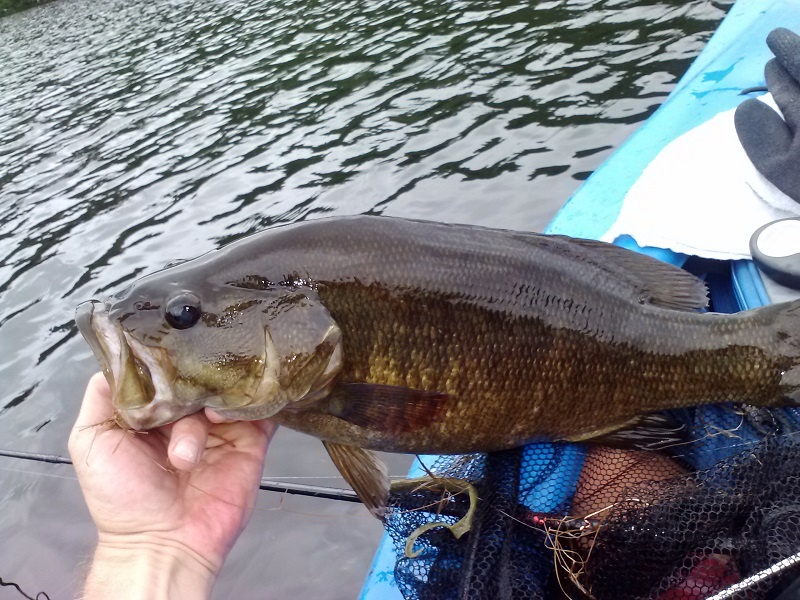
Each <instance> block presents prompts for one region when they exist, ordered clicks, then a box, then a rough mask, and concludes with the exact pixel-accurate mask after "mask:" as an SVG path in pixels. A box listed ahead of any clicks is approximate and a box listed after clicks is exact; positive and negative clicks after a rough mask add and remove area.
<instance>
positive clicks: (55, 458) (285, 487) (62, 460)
mask: <svg viewBox="0 0 800 600" xmlns="http://www.w3.org/2000/svg"><path fill="white" fill-rule="evenodd" d="M0 457H6V458H19V459H21V460H30V461H35V462H43V463H48V464H51V465H71V464H72V461H71V460H70V459H69V458H67V457H66V456H59V455H58V454H37V453H35V452H19V451H16V450H0ZM258 487H259V489H261V490H264V491H266V492H278V493H279V494H294V495H297V496H308V497H310V498H324V499H326V500H341V501H343V502H361V500H359V498H358V496H357V495H356V493H355V492H354V491H353V490H347V489H341V488H333V487H326V486H319V485H305V484H302V483H285V482H283V481H275V480H272V479H262V480H261V483H260V484H259V486H258Z"/></svg>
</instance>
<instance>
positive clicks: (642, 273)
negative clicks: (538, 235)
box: [553, 236, 708, 311]
mask: <svg viewBox="0 0 800 600" xmlns="http://www.w3.org/2000/svg"><path fill="white" fill-rule="evenodd" d="M553 237H557V238H560V239H562V240H567V241H569V242H572V243H573V244H577V245H578V246H581V247H583V248H585V249H586V250H589V251H590V252H591V254H590V255H589V257H586V256H584V257H583V259H584V260H591V258H590V257H591V256H592V255H594V256H596V257H597V262H596V263H595V264H596V265H597V266H599V267H601V268H603V269H605V270H607V271H609V273H612V274H613V275H614V276H615V277H619V278H622V280H623V281H628V282H629V283H630V284H631V285H633V286H634V287H635V288H636V291H637V293H638V294H639V299H640V301H641V302H642V303H643V304H653V305H655V306H661V307H663V308H671V309H675V310H686V311H694V310H698V309H702V308H705V307H706V306H708V290H707V289H706V284H705V283H703V281H702V280H701V279H699V278H697V277H695V276H694V275H692V274H691V273H689V272H688V271H684V270H683V269H681V268H680V267H676V266H674V265H671V264H669V263H665V262H663V261H660V260H658V259H657V258H653V257H652V256H648V255H646V254H641V253H639V252H634V251H633V250H628V249H627V248H622V247H620V246H615V245H614V244H608V243H606V242H600V241H597V240H584V239H576V238H568V237H564V236H553Z"/></svg>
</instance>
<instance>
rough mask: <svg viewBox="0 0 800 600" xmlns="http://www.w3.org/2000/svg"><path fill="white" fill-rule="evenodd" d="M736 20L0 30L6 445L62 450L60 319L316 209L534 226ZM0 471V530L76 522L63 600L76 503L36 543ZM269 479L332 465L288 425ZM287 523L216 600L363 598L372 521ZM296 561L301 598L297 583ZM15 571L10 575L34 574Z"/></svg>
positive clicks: (595, 13)
mask: <svg viewBox="0 0 800 600" xmlns="http://www.w3.org/2000/svg"><path fill="white" fill-rule="evenodd" d="M728 4H729V3H728V2H717V3H715V2H708V1H706V0H702V1H701V0H697V1H687V0H662V1H661V2H655V3H652V2H649V1H648V2H646V1H644V0H617V1H601V0H559V1H549V2H539V3H536V4H535V5H532V4H530V3H527V2H520V1H519V0H513V1H509V0H506V1H489V2H482V3H474V2H458V1H448V2H426V3H419V2H411V1H404V0H400V1H397V0H393V1H392V2H389V1H371V2H359V1H356V0H351V1H347V0H345V1H341V2H308V1H304V2H300V1H290V2H283V3H277V2H271V1H249V2H244V1H232V2H219V1H214V0H185V1H177V0H174V1H165V2H160V1H159V2H152V1H148V2H145V1H144V0H95V1H93V2H89V1H88V0H58V1H56V2H54V3H52V4H49V5H46V6H43V7H41V8H37V9H34V10H30V11H27V12H25V13H20V14H18V15H14V16H12V17H8V18H4V19H2V20H0V206H1V207H2V214H0V349H2V350H3V352H2V355H0V377H1V378H2V381H3V382H4V385H3V389H2V394H1V395H0V436H2V442H0V447H5V448H14V449H17V450H28V451H35V452H47V453H58V454H63V453H65V452H66V443H65V440H66V437H67V435H68V431H69V427H70V426H71V423H72V421H73V420H74V417H75V415H76V409H77V402H78V400H79V397H80V395H81V391H82V389H83V386H84V384H85V381H86V379H87V378H88V376H89V374H90V373H91V372H93V371H94V370H96V368H97V367H96V364H95V363H94V360H93V359H92V358H91V356H90V353H89V350H88V347H87V346H86V345H85V344H84V343H83V342H82V340H80V339H79V337H78V336H76V332H75V329H74V325H73V322H72V313H73V309H74V306H75V305H76V304H77V303H78V302H80V301H82V300H85V299H87V298H90V297H93V296H96V295H98V294H104V293H109V292H113V291H116V290H118V289H120V288H121V287H122V286H124V285H125V284H126V282H129V281H130V280H131V279H133V278H135V277H136V276H138V275H140V274H142V273H144V272H147V271H150V270H153V269H155V268H158V267H161V266H163V264H165V263H166V262H168V261H170V260H171V259H173V258H177V257H191V256H195V255H197V254H199V253H202V252H204V251H207V250H211V249H214V248H216V247H218V246H219V245H221V244H223V243H225V242H228V241H231V240H233V239H236V238H238V237H241V236H242V235H245V234H247V233H250V232H253V231H256V230H259V229H263V228H265V227H268V226H270V225H273V224H276V223H284V222H290V221H295V220H300V219H306V218H314V217H319V216H323V215H337V214H353V213H362V212H373V213H381V214H387V215H397V216H406V217H414V218H426V219H433V220H443V221H458V222H469V223H478V224H482V225H489V226H497V227H508V228H524V229H530V230H540V229H542V228H543V227H544V225H545V224H546V223H547V221H548V220H549V219H550V218H551V216H552V215H553V214H554V212H555V211H556V210H557V209H558V207H559V206H560V205H561V204H562V203H563V202H564V201H565V200H566V199H567V197H568V196H569V195H570V194H571V193H572V192H573V191H574V189H575V188H576V187H577V186H578V185H579V183H580V182H581V181H582V180H583V179H585V178H586V177H587V176H588V174H589V173H590V172H591V171H592V170H593V169H594V168H595V167H596V166H597V165H598V164H599V163H600V162H602V160H603V159H604V158H605V157H606V156H608V154H609V153H610V152H611V151H612V150H613V148H614V147H616V146H617V145H618V144H619V143H620V142H621V141H622V140H624V139H625V138H626V137H627V136H628V135H629V134H630V133H631V132H632V131H633V129H634V128H635V127H636V126H637V124H638V123H640V122H641V121H642V120H643V119H645V118H646V117H647V116H648V115H649V114H651V113H652V112H653V110H654V109H655V108H656V107H657V106H658V104H659V103H660V102H661V101H662V100H663V99H664V97H665V95H666V94H667V93H668V91H669V90H670V89H671V87H672V85H673V84H674V83H675V81H676V80H677V78H678V77H679V76H680V74H681V73H682V72H683V71H684V70H685V69H686V68H687V66H688V64H689V63H690V62H691V59H692V58H693V57H694V56H695V55H696V54H697V53H698V52H699V50H700V49H701V48H702V46H703V44H704V42H705V40H706V39H707V38H708V37H709V35H710V32H711V31H712V30H713V29H714V28H715V26H716V23H717V22H718V20H719V19H720V18H721V17H722V15H723V13H724V10H725V8H726V7H727V6H728ZM6 462H7V461H6ZM4 464H6V463H4ZM403 464H405V463H404V461H402V460H400V461H397V460H395V461H394V462H393V465H394V470H395V472H400V471H402V470H403V467H402V466H401V465H403ZM12 467H13V468H20V465H16V464H14V465H9V466H8V468H12ZM62 472H63V471H62ZM3 473H4V474H3V475H2V478H3V480H4V482H5V487H6V489H9V490H12V492H9V496H8V497H6V498H5V500H4V510H3V511H0V513H2V514H3V515H4V516H2V517H0V531H3V532H4V535H5V536H6V538H8V539H12V538H15V536H16V538H20V536H22V537H24V536H23V532H25V535H27V537H28V538H29V539H33V540H40V541H41V540H48V539H49V541H50V542H52V538H48V537H47V536H48V535H51V533H50V531H51V530H50V529H48V527H50V528H52V527H53V525H54V523H61V522H63V521H64V520H65V519H69V518H73V520H74V519H75V517H74V515H81V518H82V519H84V521H80V520H79V521H80V524H81V526H80V527H78V526H77V525H74V526H72V527H70V528H68V529H69V531H70V532H72V533H70V534H64V537H63V540H62V542H61V543H60V544H56V549H57V550H58V551H57V552H56V551H55V550H53V552H54V555H53V560H54V561H56V563H58V561H59V557H61V558H60V560H61V563H59V564H61V567H62V568H61V570H59V569H53V570H52V571H53V572H52V573H49V574H47V575H46V576H45V582H44V584H47V585H39V589H48V586H49V589H48V591H49V590H55V589H63V590H66V591H65V597H66V596H68V595H69V586H70V582H71V579H69V578H68V577H67V575H65V573H69V572H70V571H71V570H72V569H73V568H74V565H75V562H76V560H77V559H76V558H75V556H74V554H75V549H76V548H77V549H79V550H78V553H80V552H81V551H88V550H86V548H88V547H89V546H90V544H91V531H88V532H87V528H88V524H87V522H86V521H85V518H86V517H85V513H84V512H82V511H83V509H82V508H81V507H80V496H79V494H77V492H76V491H75V490H74V489H73V490H72V491H70V492H69V493H66V492H64V493H65V494H66V496H65V497H69V498H71V500H70V501H69V502H67V503H66V507H65V508H63V510H62V511H55V512H53V513H52V514H49V513H48V514H49V516H44V517H41V518H37V519H36V520H35V521H36V522H37V523H41V525H40V526H37V525H32V524H31V522H30V521H31V520H33V519H32V515H33V514H34V512H35V511H34V510H33V509H30V508H27V506H28V504H29V503H30V504H37V498H41V494H43V493H44V492H43V489H40V486H39V484H31V483H30V482H29V481H24V480H23V479H21V477H22V476H21V475H10V474H8V472H5V471H3ZM267 473H268V474H269V475H270V476H271V477H273V478H277V477H280V476H282V475H311V476H327V475H331V474H333V468H332V467H331V466H330V465H329V461H328V459H327V457H326V455H325V453H324V451H323V450H322V447H321V445H320V444H318V443H317V442H315V441H313V440H309V439H307V438H303V437H302V436H299V435H296V434H291V433H290V432H282V433H281V434H280V436H279V438H278V440H277V441H276V444H275V446H274V447H273V449H272V451H271V453H270V456H269V462H268V466H267ZM44 485H45V484H44V483H42V484H41V486H44ZM48 485H49V484H48ZM65 485H66V484H65ZM70 485H74V484H70ZM261 501H262V503H269V502H270V500H267V499H262V500H261ZM288 503H292V504H291V506H294V507H301V509H298V510H301V512H312V513H314V514H315V515H318V516H315V517H304V516H302V515H297V514H295V513H293V512H290V511H291V510H294V509H292V508H291V507H290V506H289V504H288ZM309 503H310V504H309ZM285 506H286V508H284V510H282V511H281V512H280V513H274V512H269V511H264V512H261V513H259V514H257V516H256V522H254V523H253V525H252V526H251V528H250V529H249V530H248V533H247V535H246V536H245V538H244V539H243V540H242V542H241V544H240V546H239V547H237V553H238V554H235V555H234V557H233V558H234V559H235V560H234V561H232V562H235V565H234V564H232V565H230V566H229V570H228V572H226V578H225V579H224V580H223V581H222V582H221V583H220V587H219V588H218V591H217V593H218V595H219V597H227V596H228V595H231V594H233V593H234V592H236V593H237V594H238V595H239V596H241V597H247V593H246V590H248V589H254V588H253V586H255V585H256V583H255V582H258V581H261V582H263V585H265V586H266V587H267V588H268V589H269V590H270V591H271V592H272V595H273V596H274V597H284V596H285V595H287V594H289V593H299V594H301V595H310V594H311V593H319V594H323V596H324V597H332V596H330V593H331V589H330V585H331V584H330V582H331V581H335V582H336V585H337V586H341V587H340V589H338V588H337V594H340V595H341V597H353V596H354V595H355V591H356V590H357V589H358V587H359V586H360V582H361V579H362V578H363V575H364V573H365V570H366V568H367V564H368V560H369V557H370V556H371V553H372V549H373V546H374V543H375V540H376V535H377V534H378V533H379V527H378V526H377V523H374V522H372V521H370V520H369V517H365V516H364V515H362V514H361V513H359V512H358V511H356V510H354V507H341V506H340V505H337V504H335V503H320V502H319V501H300V500H292V501H287V504H286V505H285ZM355 508H357V507H355ZM37 510H38V509H37ZM345 513H348V514H351V515H353V516H350V517H343V516H342V515H343V514H345ZM321 514H325V515H337V516H336V517H333V516H331V517H320V516H319V515H321ZM65 515H70V516H71V517H70V516H67V517H65ZM276 515H279V517H280V518H277V517H276ZM25 527H27V529H25ZM253 532H255V533H253ZM37 536H41V537H37ZM259 536H261V537H259ZM262 539H265V540H266V542H267V543H266V544H265V545H263V544H262ZM320 540H323V541H325V540H327V542H329V543H330V544H331V548H332V549H331V548H329V549H325V548H321V546H322V545H324V544H322V543H321V542H320ZM327 542H326V543H327ZM25 545H26V543H23V546H25ZM27 545H28V547H31V548H37V547H39V546H37V543H36V541H29V542H27ZM40 545H41V546H42V547H45V546H47V544H45V543H43V542H42V544H40ZM6 547H9V546H8V545H6ZM240 548H241V549H240ZM40 550H41V548H40ZM4 554H5V553H4ZM65 556H66V558H65ZM300 556H301V557H303V558H304V560H305V561H306V563H305V565H306V566H305V567H304V568H306V569H308V570H309V571H310V572H314V573H317V577H315V578H313V581H309V579H308V578H307V577H303V578H299V579H298V577H297V576H294V575H292V567H291V564H292V563H291V560H289V558H291V557H295V558H296V557H300ZM287 557H289V558H287ZM287 561H288V562H287ZM7 564H8V567H7V568H8V569H9V570H8V571H7V572H3V573H0V576H5V575H7V574H13V575H19V576H20V577H22V578H24V574H25V573H26V572H28V573H30V572H31V571H30V570H31V567H30V566H29V565H28V566H26V565H25V563H24V561H23V562H12V563H7ZM36 581H37V580H34V582H36ZM65 582H66V583H65ZM65 586H66V587H65ZM34 588H36V585H34V586H33V587H31V588H30V589H34ZM337 597H338V596H337Z"/></svg>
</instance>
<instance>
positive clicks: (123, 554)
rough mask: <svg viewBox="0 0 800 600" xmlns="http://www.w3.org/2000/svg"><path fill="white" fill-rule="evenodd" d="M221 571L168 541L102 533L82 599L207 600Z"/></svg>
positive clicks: (180, 545) (195, 554)
mask: <svg viewBox="0 0 800 600" xmlns="http://www.w3.org/2000/svg"><path fill="white" fill-rule="evenodd" d="M219 566H221V565H219ZM219 566H217V565H213V564H211V563H209V562H208V561H207V560H206V559H204V558H203V557H202V556H200V555H199V554H197V553H196V552H194V551H193V550H191V549H190V548H188V547H187V546H186V545H184V544H182V543H180V542H176V541H175V540H171V539H168V538H160V537H158V536H153V535H133V534H132V535H104V534H103V533H101V534H100V537H99V541H98V544H97V549H96V550H95V554H94V558H93V560H92V565H91V568H90V570H89V575H88V577H87V580H86V588H85V592H84V599H85V600H102V599H105V598H114V599H115V600H116V599H119V600H140V599H141V600H144V599H157V600H168V599H173V598H181V599H183V598H187V599H192V600H194V599H201V598H209V597H210V595H211V589H212V587H213V585H214V581H215V579H216V575H217V572H218V570H219Z"/></svg>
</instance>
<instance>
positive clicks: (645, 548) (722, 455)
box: [386, 406, 800, 600]
mask: <svg viewBox="0 0 800 600" xmlns="http://www.w3.org/2000/svg"><path fill="white" fill-rule="evenodd" d="M674 416H675V418H676V419H679V420H681V421H682V422H683V423H684V424H685V425H686V426H687V427H688V428H689V430H690V432H691V435H690V439H692V440H693V441H692V442H689V443H685V444H680V445H676V446H675V447H673V448H670V449H668V450H662V451H658V452H655V451H641V450H620V449H612V448H605V447H599V446H597V447H589V446H581V445H571V444H535V445H531V446H527V447H525V448H521V449H517V450H511V451H506V452H501V453H495V454H489V455H476V456H470V457H457V458H453V457H445V458H442V459H440V460H439V461H438V462H437V463H436V464H435V465H434V466H433V468H432V469H431V470H432V472H433V473H435V474H438V475H446V476H448V477H456V478H462V479H466V480H469V481H471V482H473V484H474V486H475V488H476V489H477V491H478V495H479V498H480V500H479V502H478V505H477V513H476V515H475V520H474V523H473V527H472V529H471V530H470V531H469V532H468V533H467V534H466V535H464V536H463V537H462V538H461V539H459V540H456V539H455V538H454V536H453V535H452V534H451V533H450V531H449V530H447V529H445V528H434V529H431V530H429V531H428V532H426V533H424V534H423V535H421V536H420V537H419V539H418V540H417V541H416V544H415V550H417V551H419V555H418V556H416V557H415V558H408V557H406V556H405V546H406V542H407V539H408V537H409V535H411V534H412V532H414V530H415V529H416V528H417V527H419V526H420V525H423V524H425V523H429V522H434V521H446V522H450V523H453V522H455V521H457V520H458V519H459V518H460V517H461V516H463V515H464V514H465V513H466V511H467V508H468V506H469V500H468V497H467V495H466V494H460V493H456V494H449V493H443V492H441V491H437V489H436V487H435V486H434V487H432V488H424V489H417V490H415V491H413V492H410V493H402V494H395V495H393V496H392V499H391V502H392V508H393V510H392V512H391V513H390V516H389V517H388V518H387V523H386V525H387V531H388V532H389V534H390V536H391V537H392V539H393V541H394V543H395V545H396V548H397V552H398V556H399V560H398V562H397V565H396V568H395V579H396V581H397V584H398V586H399V588H400V590H401V592H402V594H403V595H404V597H405V598H408V599H416V598H419V599H434V598H437V599H438V598H447V599H449V598H459V599H461V598H470V599H488V598H492V599H496V598H531V599H536V598H559V597H570V598H583V597H591V598H595V599H597V600H605V599H612V600H623V599H634V598H636V599H640V598H642V599H643V598H648V599H654V600H688V599H692V600H695V599H700V598H710V597H714V596H715V595H716V596H717V597H718V598H722V597H725V598H747V599H748V600H750V599H762V598H763V599H765V600H766V599H778V598H780V600H784V598H796V597H800V592H797V591H796V590H795V592H792V591H791V590H788V591H787V588H788V587H789V586H790V585H791V584H792V583H793V582H794V580H796V579H797V578H798V577H800V566H798V565H800V560H795V558H797V557H795V555H796V554H798V553H800V436H798V433H799V432H800V411H798V410H797V409H780V410H772V411H770V410H764V409H750V408H741V407H732V406H727V407H726V406H714V407H701V408H697V409H691V410H682V411H676V412H675V414H674ZM793 557H794V558H793Z"/></svg>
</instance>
